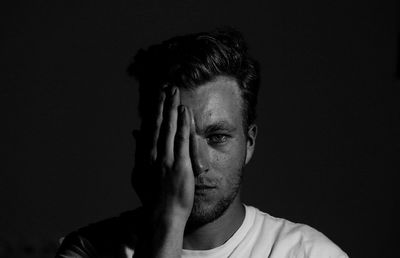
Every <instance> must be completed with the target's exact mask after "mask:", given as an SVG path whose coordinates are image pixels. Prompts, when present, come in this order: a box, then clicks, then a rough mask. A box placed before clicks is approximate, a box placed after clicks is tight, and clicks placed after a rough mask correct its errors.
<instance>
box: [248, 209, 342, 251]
mask: <svg viewBox="0 0 400 258" xmlns="http://www.w3.org/2000/svg"><path fill="white" fill-rule="evenodd" d="M253 209H255V213H256V216H255V217H256V219H255V224H258V225H260V227H261V228H260V234H261V235H264V236H265V239H269V240H270V241H271V242H272V243H271V257H304V258H306V257H309V258H313V257H315V258H317V257H318V258H324V257H332V258H336V257H337V258H339V257H348V256H347V255H346V254H345V253H344V252H343V251H342V250H341V249H340V248H339V247H338V246H337V245H336V244H335V243H333V242H332V241H331V240H330V239H329V238H328V237H326V236H325V235H324V234H323V233H321V232H319V231H318V230H316V229H315V228H312V227H310V226H308V225H305V224H301V223H294V222H291V221H289V220H286V219H282V218H276V217H273V216H271V215H269V214H267V213H265V212H261V211H260V210H258V209H257V208H254V207H253ZM274 255H275V256H274Z"/></svg>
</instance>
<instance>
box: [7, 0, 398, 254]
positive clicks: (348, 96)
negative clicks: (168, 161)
mask: <svg viewBox="0 0 400 258" xmlns="http://www.w3.org/2000/svg"><path fill="white" fill-rule="evenodd" d="M398 7H399V6H398V5H396V1H378V0H376V1H365V2H363V1H359V2H352V1H309V0H307V1H288V0H283V1H277V0H275V1H242V2H232V1H194V0H186V1H183V0H182V1H151V0H148V1H121V2H120V1H101V2H100V1H97V2H95V1H93V3H89V1H23V2H17V1H14V2H13V4H12V5H9V6H3V7H2V8H1V14H2V15H1V17H2V19H1V27H2V31H1V38H2V39H1V56H0V57H1V59H0V60H1V69H0V70H1V79H0V83H1V91H0V93H1V99H0V108H1V111H5V112H4V114H3V112H1V114H2V115H1V120H0V121H1V123H2V125H1V130H2V133H1V138H0V140H1V142H0V144H1V157H2V159H3V158H4V161H3V162H1V167H0V169H1V174H0V209H1V210H0V211H1V212H0V243H1V246H0V257H1V256H4V257H23V256H27V257H34V256H35V255H36V256H38V257H44V256H45V255H46V254H47V255H48V256H49V257H51V256H52V253H51V252H52V250H54V248H55V246H54V242H55V241H56V240H57V239H58V238H59V237H61V236H63V235H65V234H67V233H68V232H70V231H71V230H73V229H76V228H77V227H80V226H83V225H86V224H88V223H89V222H94V221H97V220H101V219H103V218H106V217H110V216H115V215H117V214H119V213H120V212H122V211H124V210H127V209H132V208H134V207H137V206H138V205H139V203H138V199H137V197H136V195H135V194H134V192H133V190H132V189H131V187H130V182H129V179H130V172H131V169H132V167H133V155H132V152H133V149H134V143H133V140H132V139H131V135H130V132H131V131H132V130H133V129H134V128H137V127H138V124H139V121H138V118H137V112H136V106H137V91H136V85H135V83H134V82H132V81H131V80H130V79H129V78H128V77H127V76H126V74H125V69H126V66H127V65H128V63H129V61H130V58H131V57H132V56H133V55H134V54H135V53H136V51H137V50H138V49H139V48H142V47H147V46H148V45H150V44H154V43H158V42H160V41H161V40H164V39H167V38H170V37H172V36H175V35H179V34H184V33H190V32H198V31H203V30H209V29H213V28H215V27H218V26H222V25H231V26H234V27H236V28H238V29H239V30H241V31H242V32H243V34H244V35H245V37H246V39H247V41H248V43H249V47H250V52H251V53H252V55H253V56H255V57H256V58H257V59H259V60H260V62H261V65H262V88H261V92H260V96H259V106H258V112H259V120H258V124H259V136H258V141H257V146H256V153H255V156H254V158H253V160H252V162H251V164H250V165H249V166H248V168H247V169H246V171H245V179H244V189H243V195H244V201H245V203H247V204H250V205H254V206H256V207H258V208H260V209H261V210H263V211H265V212H268V213H270V214H271V215H274V216H278V217H284V218H286V219H290V220H292V221H296V222H302V223H306V224H309V225H311V226H313V227H315V228H317V229H318V230H320V231H322V232H323V233H324V234H326V235H327V236H328V237H329V238H331V239H332V240H333V241H334V242H335V243H337V244H338V245H339V246H340V247H341V248H342V249H343V250H345V251H346V252H347V253H348V254H349V255H350V256H351V257H393V255H392V254H394V253H395V250H396V252H397V248H396V242H397V240H396V239H395V235H394V233H395V230H396V228H395V225H396V226H397V223H396V220H397V217H396V216H395V215H394V207H395V205H398V199H397V197H396V196H395V188H396V187H397V185H398V181H396V180H395V179H396V177H395V173H396V172H397V171H396V166H395V165H396V164H395V161H396V160H395V158H396V157H395V152H394V150H395V148H396V147H397V150H398V145H397V144H398V142H397V141H396V139H397V138H396V136H398V131H399V127H398V121H399V113H398V108H397V102H398V97H399V94H398V93H399V92H398V86H399V81H400V69H399V63H398V62H399V52H398V51H399V49H398V47H399V45H398V40H399V38H398V37H399V35H400V34H399V31H398V27H397V25H398V23H399V20H398V17H397V14H398V13H399V9H398ZM396 162H397V161H396ZM6 253H7V254H6Z"/></svg>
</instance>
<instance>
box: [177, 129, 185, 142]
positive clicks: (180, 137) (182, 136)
mask: <svg viewBox="0 0 400 258" xmlns="http://www.w3.org/2000/svg"><path fill="white" fill-rule="evenodd" d="M187 139H188V136H187V135H186V134H185V133H183V132H182V131H180V132H179V133H177V134H176V136H175V140H176V141H178V142H185V141H186V140H187Z"/></svg>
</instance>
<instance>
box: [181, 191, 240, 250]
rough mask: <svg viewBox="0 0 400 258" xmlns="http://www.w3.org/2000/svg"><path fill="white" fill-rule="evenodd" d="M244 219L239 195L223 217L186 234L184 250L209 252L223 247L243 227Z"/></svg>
mask: <svg viewBox="0 0 400 258" xmlns="http://www.w3.org/2000/svg"><path fill="white" fill-rule="evenodd" d="M244 217H245V208H244V206H243V204H242V202H241V200H240V194H238V195H237V196H236V198H235V200H234V201H233V202H232V203H231V205H230V206H229V207H228V209H227V210H226V211H225V212H224V214H222V215H221V217H219V218H217V219H216V220H214V221H212V222H210V223H208V224H205V225H203V226H201V227H199V228H196V229H194V230H191V231H190V232H185V236H184V238H183V248H184V249H190V250H208V249H213V248H216V247H218V246H221V245H222V244H224V243H225V242H226V241H227V240H228V239H229V238H230V237H231V236H232V235H233V234H234V233H235V232H236V230H238V228H239V227H240V226H241V225H242V223H243V220H244Z"/></svg>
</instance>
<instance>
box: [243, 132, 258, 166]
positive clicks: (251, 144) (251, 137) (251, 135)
mask: <svg viewBox="0 0 400 258" xmlns="http://www.w3.org/2000/svg"><path fill="white" fill-rule="evenodd" d="M246 136H247V143H246V144H247V146H246V147H247V148H246V163H245V164H247V163H249V161H250V160H251V157H253V153H254V149H255V146H256V137H257V125H256V124H251V125H250V126H249V127H248V128H247V135H246Z"/></svg>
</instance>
